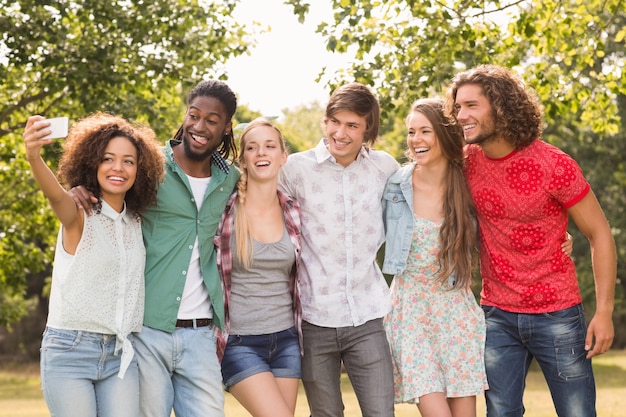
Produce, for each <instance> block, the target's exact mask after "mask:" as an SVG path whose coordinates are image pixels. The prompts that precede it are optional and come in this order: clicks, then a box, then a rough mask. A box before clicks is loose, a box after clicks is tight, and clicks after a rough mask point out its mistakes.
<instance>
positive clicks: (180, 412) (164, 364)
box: [135, 326, 224, 417]
mask: <svg viewBox="0 0 626 417" xmlns="http://www.w3.org/2000/svg"><path fill="white" fill-rule="evenodd" d="M135 353H136V355H137V363H138V364H139V386H140V390H141V401H140V405H141V415H142V416H143V417H170V415H171V412H172V408H173V409H174V413H175V414H176V417H224V389H223V387H222V374H221V372H220V364H219V362H218V360H217V353H216V350H215V335H214V334H213V327H212V326H206V327H197V328H193V327H189V328H177V329H176V330H175V331H174V332H173V333H168V332H164V331H161V330H157V329H153V328H151V327H147V326H143V328H142V330H141V333H138V334H137V336H136V347H135Z"/></svg>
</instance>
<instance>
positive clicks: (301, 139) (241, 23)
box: [0, 0, 626, 415]
mask: <svg viewBox="0 0 626 417" xmlns="http://www.w3.org/2000/svg"><path fill="white" fill-rule="evenodd" d="M322 6H323V7H322ZM320 8H323V11H322V12H320V11H319V10H320ZM268 16H271V17H273V22H274V23H268V21H272V20H271V19H270V20H268ZM277 19H278V20H277ZM287 20H289V22H291V23H292V24H293V25H292V26H290V28H291V29H287V30H285V29H284V27H283V26H281V25H282V23H284V22H285V21H287ZM294 25H295V26H294ZM272 34H273V35H274V38H273V39H274V41H273V42H274V43H272V44H271V45H270V44H268V43H264V40H266V39H268V36H270V35H272ZM277 34H278V39H277V38H276V35H277ZM311 37H313V38H315V39H318V40H320V42H321V43H320V45H322V48H323V51H321V52H320V51H319V50H318V49H316V48H317V46H316V45H312V44H310V43H309V42H308V39H309V38H311ZM625 38H626V2H625V1H623V0H584V1H583V0H560V1H554V0H504V1H484V0H481V1H478V0H445V1H440V2H435V1H428V0H424V1H412V0H389V1H378V0H354V1H349V0H328V1H325V0H320V1H308V2H307V1H304V0H287V1H282V0H256V1H254V0H242V1H237V0H224V1H209V0H205V1H203V0H191V1H189V0H153V1H150V2H146V1H141V0H113V1H109V2H102V1H99V0H84V1H67V0H60V1H41V0H24V1H7V0H0V365H1V366H3V367H6V366H9V365H8V364H17V366H22V365H23V366H24V367H25V368H24V369H27V368H28V366H30V364H32V363H33V362H36V361H37V359H38V355H39V351H38V349H39V343H40V338H41V333H42V331H43V327H44V326H45V320H46V315H47V297H48V291H49V284H50V276H51V270H52V260H53V257H54V246H55V240H56V235H57V230H58V222H57V220H56V218H55V217H54V215H53V213H52V212H51V210H50V209H49V207H48V204H47V201H46V200H45V198H44V197H43V195H42V193H41V192H40V191H39V189H38V187H37V186H36V184H35V183H34V181H33V180H32V178H31V175H30V172H29V170H28V164H27V163H26V161H25V158H24V148H23V144H22V137H21V133H22V130H23V127H24V124H25V122H26V119H27V117H28V116H29V115H31V114H42V115H44V116H46V117H55V116H59V115H68V116H69V117H70V119H71V121H76V120H77V119H79V118H80V117H82V116H84V115H86V114H89V113H91V112H94V111H107V112H112V113H116V114H120V115H122V116H124V117H127V118H131V119H136V120H139V121H142V122H145V123H148V124H149V125H150V126H151V127H152V128H153V129H155V131H156V132H157V134H158V136H159V137H160V138H162V140H163V142H165V141H166V140H167V139H168V138H169V137H171V136H172V134H173V133H174V132H175V131H176V130H177V128H178V126H179V124H180V122H181V121H182V116H183V114H184V110H185V104H184V98H185V96H186V93H187V92H188V90H189V88H190V87H191V86H193V85H194V84H196V83H197V82H198V81H199V80H200V79H203V78H219V79H223V80H225V81H227V82H228V83H229V84H230V85H231V87H232V88H233V90H234V91H235V92H236V93H237V94H238V96H239V101H240V103H241V104H242V105H241V106H240V107H239V109H238V111H237V114H236V116H235V121H236V123H237V124H238V123H245V122H248V121H250V120H252V119H253V118H255V117H258V116H267V117H272V118H274V117H277V119H276V123H277V124H278V125H279V126H280V128H281V130H282V131H283V133H284V135H285V137H286V139H287V141H288V143H289V145H290V148H291V150H292V151H294V152H295V151H298V150H303V149H306V148H308V147H310V146H312V145H314V144H315V143H316V142H317V141H318V140H319V138H320V136H321V129H320V121H321V118H322V115H323V108H324V105H325V98H326V97H328V95H330V93H331V91H332V90H333V89H334V88H335V87H336V86H337V85H340V84H342V83H344V82H348V81H354V80H356V81H360V82H363V83H365V84H368V85H370V86H372V88H374V89H375V91H376V92H377V94H378V96H379V99H380V102H381V106H382V109H383V113H382V121H383V123H382V126H381V138H380V140H379V142H378V143H377V144H376V147H377V148H380V149H384V150H386V151H388V152H389V153H391V154H392V155H394V156H395V157H396V158H398V160H400V161H401V162H402V161H404V157H403V152H404V147H405V127H404V117H405V115H406V113H407V111H408V108H409V106H410V104H411V103H412V101H413V100H415V99H417V98H420V97H426V96H433V95H441V94H443V93H444V92H445V88H446V86H447V84H448V82H449V80H450V79H451V78H452V76H453V75H454V74H455V73H457V72H458V71H461V70H463V69H467V68H471V67H473V66H476V65H478V64H482V63H496V64H500V65H505V66H508V67H511V68H513V69H514V70H515V71H516V72H518V73H519V74H520V75H522V76H523V77H524V79H525V80H526V82H527V83H528V84H529V85H531V86H532V87H533V88H534V89H535V90H536V91H537V93H538V95H539V97H540V99H541V101H542V103H543V105H544V107H545V116H546V117H545V119H546V125H545V130H544V136H543V139H544V140H546V141H547V142H550V143H552V144H554V145H556V146H558V147H560V148H562V149H563V150H564V151H566V152H567V153H569V154H570V155H572V156H573V157H574V159H576V160H577V161H578V162H579V164H580V165H581V167H582V169H583V171H584V173H585V176H586V178H587V179H588V181H589V182H590V183H591V186H592V188H593V190H594V191H595V193H596V195H597V197H598V200H599V201H600V204H601V205H602V207H603V208H604V211H605V214H606V216H607V218H608V220H609V222H610V224H611V228H612V232H613V236H614V237H615V240H616V245H617V250H618V265H617V266H618V270H617V276H618V281H617V284H616V294H615V311H614V315H613V320H614V324H615V331H616V337H615V342H614V349H615V350H621V349H624V348H626V303H625V302H624V300H625V299H626V280H625V278H626V262H625V260H626V244H625V243H626V215H625V213H624V208H625V207H626V164H625V162H626V157H625V156H624V155H626V132H625V130H624V126H623V120H624V119H625V117H626V71H625V70H626V68H625V63H626V57H625V51H626V47H625ZM276 39H277V40H276ZM305 40H306V41H305ZM259 51H261V53H262V57H261V58H262V59H256V57H259V55H258V53H259ZM309 58H313V59H309ZM283 70H286V71H287V72H286V73H285V72H283ZM277 76H278V78H276V77H277ZM309 98H310V100H309ZM307 100H309V101H307ZM281 103H282V104H281ZM61 146H62V143H61V141H59V142H56V143H55V144H53V145H51V146H47V147H46V148H45V150H44V153H45V154H44V159H45V160H46V161H48V162H49V163H50V165H51V167H52V168H53V169H54V168H55V167H56V163H57V162H58V158H59V156H60V151H61ZM570 233H571V234H572V235H574V239H575V244H574V253H573V259H574V261H575V263H576V266H577V271H578V276H579V281H580V287H581V291H582V295H583V300H584V306H585V310H586V313H587V315H588V316H589V317H591V315H592V314H593V312H594V310H595V298H594V282H593V276H592V274H591V257H590V253H589V245H588V242H587V239H586V238H585V237H584V236H582V235H581V234H580V233H579V232H578V230H577V229H576V228H575V226H572V227H570ZM476 278H477V279H476V282H477V285H476V288H475V289H476V291H478V290H479V287H480V277H479V276H477V277H476ZM618 362H619V363H622V364H623V362H620V361H618ZM9 367H10V366H9ZM617 368H618V369H625V368H620V366H618V367H617ZM620 376H621V377H622V378H623V379H622V381H623V384H622V386H626V378H624V372H623V371H622V372H621V373H617V377H618V378H619V377H620ZM618 381H619V379H618ZM621 397H622V398H624V397H626V395H624V393H622V395H621ZM301 403H302V401H301ZM623 409H624V407H622V408H621V410H623ZM616 415H617V414H616Z"/></svg>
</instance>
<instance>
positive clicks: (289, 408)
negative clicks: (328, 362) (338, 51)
mask: <svg viewBox="0 0 626 417" xmlns="http://www.w3.org/2000/svg"><path fill="white" fill-rule="evenodd" d="M239 149H240V156H239V166H240V168H241V171H242V175H241V179H240V180H239V183H238V185H237V190H236V191H235V193H233V195H232V196H231V198H230V201H229V202H228V204H227V206H226V210H225V212H224V215H223V216H222V220H221V222H220V225H219V227H218V232H217V234H216V237H215V243H216V246H217V258H218V268H219V270H220V273H221V276H222V281H223V286H224V299H225V314H226V334H225V335H224V336H227V340H225V339H224V338H222V342H223V343H224V342H225V343H226V345H225V350H224V352H223V360H222V377H223V382H224V386H225V388H226V390H228V391H229V392H230V393H231V394H232V395H233V396H234V397H235V398H236V399H237V400H238V401H239V402H240V403H241V404H242V405H243V406H244V407H245V408H246V409H247V410H248V411H249V412H250V414H252V415H253V416H255V417H264V416H268V417H270V416H271V417H289V416H293V415H294V412H295V407H296V399H297V394H298V382H299V378H300V352H301V348H300V338H299V329H300V325H299V323H300V304H299V297H298V285H297V281H296V267H297V264H298V260H299V257H300V206H299V205H298V203H297V202H296V201H295V200H294V199H292V198H291V197H289V196H287V195H286V194H284V193H282V192H280V191H278V189H277V184H278V174H279V172H280V170H281V167H282V166H283V165H284V164H285V162H286V160H287V151H286V147H285V142H284V140H283V137H282V134H281V133H280V131H279V130H278V129H277V128H276V127H274V126H273V125H272V124H271V123H270V122H269V121H267V120H265V119H257V120H254V121H252V122H251V123H249V124H248V125H247V126H246V128H245V129H244V131H243V133H242V135H241V139H240V148H239ZM223 343H222V346H223ZM222 346H220V347H218V350H221V347H222ZM220 354H222V352H221V351H220Z"/></svg>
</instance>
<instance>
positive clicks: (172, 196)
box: [142, 141, 239, 333]
mask: <svg viewBox="0 0 626 417" xmlns="http://www.w3.org/2000/svg"><path fill="white" fill-rule="evenodd" d="M172 145H174V146H176V142H174V143H172V141H170V142H169V143H168V144H167V146H166V147H165V158H166V163H165V169H166V173H165V181H164V182H163V183H162V184H161V185H160V186H159V191H158V194H157V204H156V205H155V206H152V207H150V208H149V209H148V210H147V212H146V213H145V215H144V216H143V223H142V224H143V239H144V243H145V246H146V271H145V274H146V302H145V313H144V324H145V325H146V326H149V327H153V328H155V329H160V330H164V331H167V332H170V333H171V332H173V331H174V329H175V328H176V319H177V316H178V309H179V307H180V303H181V301H182V297H183V289H184V287H185V280H186V278H187V270H188V268H189V261H190V260H191V252H192V249H193V246H194V242H195V240H196V236H197V237H198V244H199V250H200V267H201V270H202V278H203V280H204V284H205V285H206V288H207V290H208V292H209V297H210V299H211V304H212V307H213V322H214V324H215V325H216V326H218V327H220V328H222V327H223V323H224V303H223V297H222V287H221V281H220V277H219V274H218V271H217V264H216V255H215V246H214V245H213V237H214V235H215V232H216V230H217V225H218V224H219V221H220V218H221V216H222V212H223V211H224V208H225V206H226V203H227V202H228V198H229V196H230V194H231V193H232V192H233V189H234V188H235V185H236V183H237V180H238V179H239V171H238V170H237V169H236V168H233V167H231V166H229V164H228V163H227V162H226V161H225V160H224V159H223V158H221V157H220V156H219V155H217V154H214V155H213V159H212V161H211V182H210V183H209V187H208V188H207V190H206V193H205V195H204V201H203V202H202V206H201V208H200V211H198V209H197V205H196V202H195V199H194V196H193V192H192V191H191V187H190V185H189V181H188V179H187V176H186V174H185V173H184V172H183V170H182V169H181V168H180V167H179V166H178V165H177V164H176V162H174V156H173V151H172ZM181 146H182V145H181Z"/></svg>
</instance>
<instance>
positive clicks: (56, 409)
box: [41, 327, 139, 417]
mask: <svg viewBox="0 0 626 417" xmlns="http://www.w3.org/2000/svg"><path fill="white" fill-rule="evenodd" d="M129 339H130V340H131V342H132V341H133V336H132V334H131V335H129ZM114 351H115V335H104V334H100V333H90V332H83V331H78V330H60V329H54V328H50V327H48V328H46V330H45V331H44V335H43V340H42V343H41V387H42V390H43V396H44V399H45V400H46V404H47V405H48V409H49V410H50V415H51V416H53V417H70V416H71V417H74V416H75V417H96V416H98V417H120V416H125V417H136V416H137V415H139V376H138V371H137V358H136V357H133V359H132V361H131V363H130V366H129V367H128V369H127V370H126V375H124V379H120V378H119V377H118V376H117V374H118V372H119V369H120V357H121V352H119V353H118V354H117V355H114V354H113V353H114Z"/></svg>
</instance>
